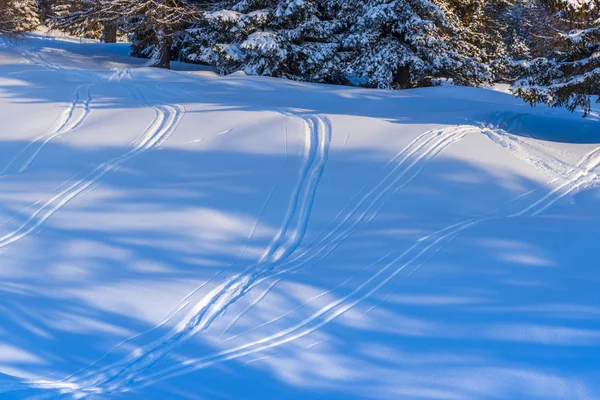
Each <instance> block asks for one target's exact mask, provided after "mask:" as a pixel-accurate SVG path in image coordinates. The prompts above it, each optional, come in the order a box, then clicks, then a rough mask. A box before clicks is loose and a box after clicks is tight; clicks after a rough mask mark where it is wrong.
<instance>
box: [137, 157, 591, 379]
mask: <svg viewBox="0 0 600 400" xmlns="http://www.w3.org/2000/svg"><path fill="white" fill-rule="evenodd" d="M599 164H600V147H599V148H597V149H594V150H593V151H591V152H590V153H588V154H586V155H585V156H584V157H583V158H582V160H580V161H579V162H578V163H577V165H576V167H577V168H581V169H583V171H584V172H583V173H582V172H577V173H575V174H574V175H573V176H572V177H571V179H570V180H569V181H568V182H566V183H565V184H564V185H561V188H562V189H561V190H553V191H552V192H551V193H550V194H549V195H544V196H543V197H541V198H540V199H533V200H529V201H527V202H525V204H523V205H522V208H521V210H520V211H518V212H516V213H513V214H508V215H497V216H487V217H481V218H474V219H469V220H466V221H463V222H460V223H458V224H453V225H451V226H448V227H446V228H443V229H440V230H438V231H436V232H434V233H432V234H430V235H427V236H425V237H422V238H421V239H419V240H417V241H416V242H415V243H414V244H413V245H412V246H411V247H410V248H409V249H408V250H406V251H404V252H402V253H401V254H400V255H398V256H396V257H394V258H392V259H391V261H389V262H387V263H386V264H385V265H384V266H383V267H381V268H380V269H378V271H377V272H376V273H375V274H374V275H372V276H371V277H370V278H369V279H367V280H366V281H365V282H364V283H363V284H361V285H360V286H359V287H358V288H356V289H355V290H354V291H352V292H351V293H349V294H348V295H346V296H344V297H342V298H341V299H338V300H335V301H333V302H331V303H329V304H328V305H326V306H324V307H322V308H321V309H319V310H317V311H316V312H315V313H313V314H312V315H311V316H310V317H308V318H306V319H305V320H303V321H301V322H299V323H297V324H295V325H293V326H292V327H290V328H287V329H284V330H282V331H280V332H277V333H275V334H272V335H270V336H267V337H264V338H262V339H259V340H256V341H254V342H251V343H248V344H244V345H241V346H237V347H234V348H232V349H228V350H224V351H221V352H217V353H215V354H213V355H210V356H207V357H202V358H199V359H195V360H188V361H186V362H185V363H182V364H178V365H175V366H173V367H170V368H167V369H165V370H163V371H159V372H156V373H154V374H150V375H148V376H146V377H143V378H142V379H141V380H139V381H138V382H130V383H131V385H132V386H131V388H134V387H135V388H139V387H145V386H148V385H151V384H153V383H154V382H156V381H157V380H164V379H168V378H170V377H174V376H178V375H180V374H184V373H188V372H191V371H193V370H197V369H201V368H205V367H208V366H211V365H214V364H216V363H219V362H223V361H227V360H231V359H235V358H239V357H242V356H246V355H249V354H254V353H257V352H261V351H265V350H268V349H272V348H274V347H277V346H280V345H283V344H285V343H288V342H290V341H293V340H296V339H298V338H300V337H303V336H305V335H308V334H310V333H312V332H314V331H315V330H317V329H319V328H320V327H322V326H324V325H325V324H327V323H329V322H331V321H333V320H334V319H335V318H337V317H339V316H340V315H342V314H344V313H346V312H347V311H349V310H351V309H353V308H354V307H356V306H357V305H358V304H360V303H361V302H363V301H364V300H366V299H367V298H369V297H370V296H371V295H372V294H373V293H375V292H376V291H377V290H379V289H380V288H381V287H383V286H384V285H385V284H387V283H388V282H390V281H391V280H392V279H393V278H394V277H396V276H397V275H398V274H399V273H400V272H402V271H403V270H405V269H407V268H409V267H411V266H412V267H413V268H414V269H413V271H412V272H411V274H412V273H414V272H415V271H416V270H418V269H419V268H420V267H421V266H422V265H423V264H424V263H425V262H426V261H427V260H428V259H429V258H431V257H433V256H434V255H435V254H437V253H438V252H439V251H441V250H442V249H443V248H444V247H445V246H447V245H448V244H449V243H451V242H452V240H454V239H455V238H456V237H457V236H458V235H460V234H461V233H462V232H463V231H465V230H467V229H470V228H472V227H474V226H477V225H480V224H482V223H485V222H488V221H493V220H498V219H506V218H514V217H520V216H535V215H538V214H539V213H540V212H542V211H543V210H545V209H547V208H549V207H550V206H551V205H552V204H554V203H555V202H556V201H558V200H559V199H560V198H562V197H564V196H565V195H567V194H568V193H571V192H572V191H574V190H577V189H581V188H582V187H584V186H586V185H592V184H598V183H600V178H598V177H597V176H596V174H594V173H592V172H591V171H592V170H593V169H594V168H596V167H597V166H598V165H599ZM585 171H587V174H586V173H585ZM591 175H593V176H594V178H588V179H585V180H583V181H582V180H581V177H586V178H587V177H588V176H591ZM533 193H534V192H530V194H533ZM556 193H558V194H556ZM520 197H523V196H520ZM524 197H529V196H524ZM398 264H400V265H398Z"/></svg>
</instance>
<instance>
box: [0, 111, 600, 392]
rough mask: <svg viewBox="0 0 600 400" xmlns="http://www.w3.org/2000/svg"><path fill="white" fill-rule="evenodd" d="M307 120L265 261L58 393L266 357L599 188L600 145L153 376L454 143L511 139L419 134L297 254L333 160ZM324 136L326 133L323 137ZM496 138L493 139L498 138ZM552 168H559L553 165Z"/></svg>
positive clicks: (314, 256)
mask: <svg viewBox="0 0 600 400" xmlns="http://www.w3.org/2000/svg"><path fill="white" fill-rule="evenodd" d="M304 120H305V122H306V124H307V126H308V127H309V130H308V134H307V137H309V140H308V141H307V148H306V151H305V164H304V167H303V169H302V172H301V176H300V179H299V183H298V186H297V188H296V190H295V191H294V193H293V195H292V198H291V201H290V206H289V209H288V213H287V214H286V217H285V219H284V222H283V224H282V228H281V231H280V233H279V235H278V236H277V237H276V238H275V240H274V241H273V243H272V244H271V246H270V247H269V248H268V250H267V251H266V252H265V255H264V256H263V257H262V258H261V260H260V261H259V262H258V263H257V264H255V265H252V266H249V267H248V268H247V269H246V270H245V271H244V272H242V273H240V274H238V275H236V276H234V277H233V278H230V279H229V280H227V281H226V282H225V283H223V284H221V285H219V286H217V287H216V288H215V289H213V290H212V291H211V292H210V293H209V294H207V295H206V296H205V297H204V298H203V299H202V300H201V301H200V302H199V303H198V304H197V305H196V306H195V307H194V308H193V310H192V311H191V312H190V313H189V314H188V316H187V317H185V318H184V319H183V320H182V322H180V323H179V325H177V327H176V328H175V329H174V330H172V331H171V332H170V333H169V334H168V335H167V336H165V337H164V338H163V339H160V340H159V341H157V342H155V343H153V344H152V345H151V346H148V347H146V348H144V349H142V353H141V355H134V354H132V355H131V356H130V357H129V358H128V359H127V360H126V361H125V362H121V363H117V364H112V365H109V366H107V367H106V368H102V369H99V370H93V371H90V373H89V374H86V375H80V376H74V377H73V379H70V380H69V381H68V384H67V382H59V383H57V387H59V386H60V385H63V386H62V387H64V386H65V385H67V386H69V387H76V388H77V389H75V390H74V391H76V392H78V394H85V393H89V394H91V393H111V392H119V391H124V390H130V389H132V388H135V387H142V386H147V385H150V384H152V383H154V382H155V381H157V380H163V379H168V378H170V377H172V376H176V375H180V374H183V373H187V372H190V371H193V370H196V369H200V368H204V367H207V366H210V365H214V364H215V363H219V362H223V361H226V360H231V359H235V358H239V357H242V356H246V355H249V354H253V353H257V352H261V351H264V350H267V349H270V348H273V347H276V346H279V345H282V344H285V343H288V342H290V341H293V340H296V339H298V338H300V337H303V336H305V335H308V334H310V333H311V332H314V331H315V330H317V329H319V328H320V327H322V326H324V325H325V324H327V323H329V322H331V321H332V320H334V319H335V318H337V317H338V316H340V315H342V314H343V313H345V312H347V311H348V310H350V309H352V308H354V307H356V306H357V305H358V304H360V303H361V302H363V301H364V300H366V299H367V298H369V297H370V296H371V295H372V294H373V293H375V292H376V291H377V290H379V289H380V288H381V287H382V286H384V285H385V284H387V283H388V282H389V281H390V280H392V279H393V278H394V277H396V276H397V275H398V274H400V273H401V272H402V271H404V270H406V269H408V268H412V269H413V272H414V271H415V270H417V269H418V268H420V266H421V265H423V264H424V263H425V262H426V261H427V260H428V259H429V258H430V257H432V256H433V255H435V254H436V253H437V252H438V251H440V250H441V249H442V248H444V247H445V246H446V245H448V244H449V243H450V242H451V241H452V240H453V239H454V238H456V237H457V236H458V235H459V234H460V233H461V232H463V231H464V230H466V229H469V228H472V227H474V226H476V225H478V224H482V223H484V222H488V221H492V220H495V219H501V218H513V217H522V216H534V215H538V214H540V213H541V212H543V211H544V210H546V209H547V208H548V207H550V206H551V205H552V204H554V203H556V202H557V201H559V200H560V199H562V198H564V197H565V196H567V195H569V194H571V193H573V192H575V191H578V190H583V189H585V188H587V187H590V186H593V185H597V184H598V183H599V182H600V178H599V177H598V175H597V174H596V172H595V170H596V169H597V168H598V166H599V165H600V147H599V148H596V149H594V150H593V151H591V152H590V153H588V154H587V155H586V156H585V157H583V158H582V159H581V160H580V161H579V162H578V163H577V165H576V166H575V167H574V168H571V169H570V170H569V171H567V172H566V174H567V178H566V179H562V180H563V181H564V182H563V183H562V184H560V185H559V186H557V187H556V188H555V189H553V190H551V191H550V192H549V193H547V194H544V195H543V196H541V197H539V198H534V199H532V197H533V196H534V195H535V192H531V193H529V194H527V195H525V196H520V197H519V198H517V199H515V203H518V204H521V205H520V206H518V204H517V207H518V208H519V209H518V211H517V212H513V213H509V214H502V213H501V212H500V211H498V212H497V215H490V216H486V217H481V218H472V219H468V220H465V221H463V222H460V223H457V224H454V225H451V226H448V227H445V228H443V229H440V230H438V231H436V232H434V233H432V234H430V235H428V236H425V237H422V238H421V239H419V240H417V241H416V242H415V243H414V244H413V245H412V246H411V247H410V248H409V249H407V250H405V251H403V252H400V253H397V254H396V255H390V256H388V257H385V258H384V259H382V260H380V262H378V264H377V265H378V267H377V268H376V271H375V273H374V274H373V275H372V276H371V277H370V278H368V279H367V280H366V281H364V282H363V283H362V284H361V285H359V286H358V287H357V288H356V289H355V290H353V291H352V292H350V293H349V294H347V295H346V296H344V297H342V298H340V299H337V300H335V301H333V302H330V303H329V304H328V305H326V306H324V307H322V308H320V309H319V310H317V311H316V312H315V313H313V314H312V315H311V316H310V317H308V318H306V319H305V320H303V321H301V322H299V323H297V324H295V325H293V326H292V327H289V328H287V329H284V330H282V331H279V332H277V333H274V334H272V335H269V336H266V337H264V338H261V339H259V340H256V341H253V342H251V343H247V344H244V345H241V346H236V347H233V348H231V349H227V350H223V351H219V352H216V353H214V354H212V355H209V356H206V357H202V358H198V359H195V360H189V361H186V362H185V363H181V364H176V365H174V366H172V367H168V368H165V369H162V370H159V371H156V372H154V373H150V374H149V373H148V372H149V371H150V369H151V368H152V367H153V366H154V365H156V363H157V362H158V361H160V360H161V359H162V358H164V357H165V356H166V355H167V354H168V352H169V351H170V350H171V349H172V348H173V347H174V346H175V345H176V344H178V343H181V342H182V341H184V340H187V339H189V338H190V337H192V336H193V335H196V334H198V333H200V332H202V331H204V330H206V329H207V328H208V327H209V326H210V324H211V323H212V322H213V321H214V320H215V319H216V318H217V317H218V316H220V315H222V314H223V313H224V312H225V311H226V310H227V308H228V307H229V306H230V305H231V304H233V303H234V302H235V301H237V300H238V299H240V298H241V297H242V296H244V295H245V294H246V293H248V292H249V291H250V290H251V289H252V288H253V287H255V286H257V285H258V284H260V283H261V282H263V281H264V280H266V279H268V278H274V277H277V278H278V280H279V279H281V277H283V276H284V275H285V274H288V273H292V272H294V271H297V270H298V269H300V268H302V267H303V266H304V265H306V264H308V263H310V262H312V263H315V262H318V261H319V260H322V259H323V258H325V257H327V256H328V255H329V254H330V253H331V252H332V251H333V250H335V248H337V247H338V246H339V245H340V244H341V243H343V241H344V240H345V239H346V238H347V237H349V236H350V235H351V234H352V233H353V232H354V231H355V230H356V229H357V227H358V226H359V225H360V224H362V223H368V222H369V221H371V220H372V219H373V218H375V216H376V215H377V214H378V212H379V211H380V210H381V209H382V207H383V206H384V205H385V204H386V202H387V201H389V199H390V198H391V197H393V195H394V194H395V193H396V192H397V191H398V190H400V189H401V188H402V187H404V186H406V185H407V184H409V183H410V182H412V181H413V180H414V179H415V178H416V177H417V176H418V174H419V173H420V172H421V171H422V169H423V168H424V167H425V165H426V164H427V162H428V161H429V160H431V159H432V158H433V157H435V156H436V155H437V154H439V153H440V152H441V151H442V150H443V149H444V148H446V147H447V146H449V145H450V144H452V143H454V142H456V141H458V140H460V139H462V138H463V137H464V136H465V135H466V134H467V133H469V132H471V131H474V130H481V131H484V133H486V134H487V135H488V137H490V136H492V134H493V135H499V137H501V138H502V139H503V140H504V139H506V138H507V136H505V135H504V134H503V133H502V132H500V130H489V131H487V132H486V131H485V130H486V129H487V128H478V127H474V126H461V127H454V128H446V129H442V130H434V131H429V132H426V133H424V134H423V135H420V136H419V137H417V138H416V139H415V140H414V141H413V142H411V143H410V144H409V145H408V146H407V147H406V148H405V149H404V150H403V151H402V152H401V153H399V154H398V155H397V156H396V157H395V158H394V160H392V161H391V162H390V163H389V164H388V166H386V168H385V170H384V173H383V174H382V176H381V177H380V179H379V180H378V181H377V182H378V183H377V184H376V185H375V186H373V187H370V188H368V187H365V188H363V190H361V192H359V194H358V195H357V196H355V198H353V199H352V200H351V202H350V203H349V204H348V206H347V207H346V208H345V209H344V210H343V211H342V212H340V214H338V216H337V217H336V218H335V221H334V222H333V223H332V224H331V225H333V226H330V227H329V229H326V230H325V231H323V232H322V233H321V234H320V235H318V236H317V238H315V239H314V240H313V241H312V242H311V243H310V244H309V245H308V246H306V247H305V248H304V249H303V250H301V251H297V250H298V249H299V247H300V244H301V242H302V239H303V237H304V234H305V230H306V225H307V224H308V218H310V208H311V207H312V202H314V196H315V193H316V187H317V186H318V181H319V180H320V176H321V175H322V173H323V168H324V165H325V163H326V159H327V149H328V143H329V141H330V139H331V132H330V127H329V125H328V123H327V122H326V121H324V120H323V119H321V118H319V117H315V116H311V117H304ZM322 132H326V133H325V134H323V133H322ZM490 138H491V139H492V140H494V137H490ZM495 139H497V137H496V138H495ZM508 140H509V141H510V137H508ZM494 141H495V142H496V143H498V144H501V145H503V147H506V148H509V149H510V146H506V143H499V142H498V141H497V140H494ZM511 143H512V142H511ZM511 143H509V144H511ZM519 150H522V149H521V148H520V149H519ZM527 157H529V158H530V159H531V160H533V162H534V163H535V164H537V165H540V164H542V165H546V164H547V160H542V159H536V156H535V155H532V154H527ZM550 165H552V166H554V164H553V162H552V163H551V164H550ZM558 169H559V170H560V173H561V174H563V173H565V171H564V168H563V165H559V168H558ZM309 177H312V178H309ZM557 179H559V178H557ZM311 182H312V183H311ZM0 243H1V242H0ZM278 280H277V281H278ZM272 287H273V285H271V286H269V287H268V288H267V290H266V291H265V293H263V294H261V296H259V297H258V301H260V299H262V298H263V297H264V296H265V295H266V294H267V293H268V291H269V290H271V288H272ZM258 301H255V302H253V303H251V304H250V305H249V307H248V308H246V309H245V310H244V311H243V313H242V315H243V314H245V313H246V312H248V310H249V308H251V307H253V306H254V305H256V304H257V303H258ZM240 317H241V315H240V316H238V317H236V318H235V319H234V320H233V322H232V323H231V324H229V326H228V327H227V329H226V331H228V330H229V329H231V327H232V326H233V325H234V324H235V322H236V321H237V320H238V319H239V318H240ZM225 333H226V332H225ZM98 377H100V378H98Z"/></svg>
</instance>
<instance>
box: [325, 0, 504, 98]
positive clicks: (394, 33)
mask: <svg viewBox="0 0 600 400" xmlns="http://www.w3.org/2000/svg"><path fill="white" fill-rule="evenodd" d="M336 2H337V4H339V7H340V16H341V19H342V20H344V21H345V23H346V24H348V28H349V34H348V35H347V37H346V38H345V39H344V42H343V47H344V49H345V51H346V52H347V54H348V58H347V59H348V65H347V67H346V68H347V72H348V73H349V74H350V75H352V76H355V77H358V78H361V79H364V81H365V83H366V84H367V85H369V86H375V87H380V88H407V87H416V86H427V85H431V84H434V83H435V81H436V80H438V79H439V78H448V79H451V80H452V81H453V82H454V83H456V84H467V85H478V84H481V83H484V82H489V81H490V80H491V79H492V75H491V71H490V69H489V66H488V65H487V64H486V63H485V51H484V50H483V49H482V48H481V47H480V46H477V45H476V44H475V43H473V42H472V38H473V37H474V30H473V29H472V24H471V23H470V22H469V23H465V21H464V19H462V18H461V15H460V11H461V10H460V8H459V7H457V6H464V5H465V4H467V5H468V2H466V1H463V2H460V3H462V4H456V2H452V1H446V0H367V1H360V0H336Z"/></svg>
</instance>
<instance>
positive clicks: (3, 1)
mask: <svg viewBox="0 0 600 400" xmlns="http://www.w3.org/2000/svg"><path fill="white" fill-rule="evenodd" d="M39 24H40V13H39V9H38V7H37V3H36V2H35V0H0V33H8V34H14V33H19V32H27V31H31V30H33V29H35V28H36V27H37V26H38V25H39Z"/></svg>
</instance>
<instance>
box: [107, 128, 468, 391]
mask: <svg viewBox="0 0 600 400" xmlns="http://www.w3.org/2000/svg"><path fill="white" fill-rule="evenodd" d="M322 122H323V121H321V124H322ZM306 123H307V124H308V125H309V126H313V127H314V126H318V125H319V124H320V123H319V120H318V119H317V120H315V119H314V118H313V119H308V120H306ZM323 128H327V129H328V130H330V129H331V127H330V126H328V125H327V126H323ZM472 129H473V127H471V126H460V127H451V128H446V129H437V130H431V131H428V132H425V133H424V134H422V135H420V136H418V137H417V138H415V139H414V140H413V141H412V142H411V143H409V145H408V146H406V148H405V149H404V150H403V151H402V152H400V153H399V154H398V155H397V156H396V157H395V158H394V159H393V160H392V161H390V162H389V163H388V165H387V166H386V167H388V168H389V169H391V171H387V172H386V173H385V175H384V177H383V179H382V182H380V183H379V184H378V185H376V186H375V187H374V188H372V189H371V190H369V191H368V192H367V193H366V194H364V195H363V197H362V198H361V199H360V200H359V201H358V205H356V206H355V207H354V209H352V211H351V212H350V213H348V214H347V215H345V216H344V219H343V220H342V221H341V223H339V224H338V226H337V228H336V230H334V231H330V232H329V234H328V235H324V236H323V237H321V240H320V242H321V243H323V242H326V246H325V247H322V248H321V249H315V248H314V247H313V248H312V250H317V251H315V253H314V254H313V256H312V257H309V258H308V259H306V260H305V261H304V262H303V263H302V264H301V265H300V266H298V265H296V266H294V267H293V268H287V269H284V270H282V271H279V270H278V269H279V268H280V267H281V266H285V264H286V263H285V260H286V259H287V258H289V257H290V255H292V253H293V252H294V251H295V249H296V248H297V247H298V245H299V240H298V239H299V238H298V236H299V235H298V232H303V231H305V227H304V228H302V229H299V230H298V229H296V230H295V231H294V232H293V233H292V234H291V235H287V232H288V231H289V226H290V224H291V216H293V215H294V214H295V210H296V209H297V207H298V204H297V201H298V200H297V199H298V198H299V193H300V192H301V190H302V187H301V186H298V187H297V188H296V190H295V193H294V194H293V196H292V199H293V200H292V201H291V203H290V209H289V210H288V213H287V216H286V218H285V220H284V223H283V225H282V229H281V230H280V232H279V234H278V236H277V237H276V239H275V240H274V242H273V244H272V245H271V246H270V247H269V249H268V250H267V252H266V253H265V254H264V255H263V257H262V259H261V261H260V262H259V264H260V263H262V262H265V260H270V262H271V263H277V262H281V263H280V265H279V266H278V267H277V269H275V268H271V273H265V274H262V276H261V275H257V276H256V277H255V278H254V279H253V280H252V281H251V282H248V283H246V284H245V285H246V286H247V288H246V290H245V291H249V290H250V289H252V288H253V287H255V286H256V285H258V284H260V283H262V282H263V281H264V280H265V279H267V278H269V277H270V276H273V274H275V275H277V276H281V275H284V274H285V273H288V272H290V271H292V270H294V269H298V268H299V267H301V266H302V265H305V264H307V263H308V262H310V261H312V260H314V258H315V257H318V256H321V258H324V257H326V256H327V255H328V254H329V253H331V252H332V251H333V249H334V248H335V247H337V246H338V245H339V244H340V243H336V242H333V244H332V240H337V241H340V239H345V238H347V237H348V236H349V235H350V234H351V233H352V232H353V231H354V230H355V229H356V227H357V226H358V224H360V223H361V222H363V221H369V220H372V219H373V218H374V216H375V215H376V213H372V211H373V208H374V206H375V205H378V206H379V208H381V207H383V206H384V205H385V201H381V200H382V199H384V197H385V196H386V195H387V197H386V198H385V199H384V200H389V198H390V192H393V193H395V192H397V191H398V190H400V189H401V188H402V187H404V186H406V185H407V184H408V183H410V182H412V180H414V179H415V178H416V176H418V174H419V173H420V172H421V171H422V169H423V168H424V166H425V164H426V163H427V162H428V161H430V160H431V159H432V158H433V157H434V156H435V155H437V154H439V152H441V151H442V150H443V149H444V148H446V147H447V146H449V145H450V144H452V143H454V142H456V141H457V140H460V139H461V138H462V137H464V135H465V134H466V133H467V132H469V131H470V130H472ZM313 130H314V128H313ZM329 140H330V139H329ZM305 153H306V154H307V156H306V157H307V158H308V159H309V160H310V159H311V158H312V157H313V156H312V155H311V149H310V146H309V145H308V143H307V149H306V150H305ZM406 164H408V165H406ZM402 167H404V168H402ZM306 169H307V165H305V167H304V169H303V171H302V172H301V176H304V175H305V174H306ZM402 178H404V181H401V180H402ZM399 181H401V182H400V184H398V182H399ZM384 187H385V188H384ZM393 193H392V195H393ZM365 204H366V205H367V206H366V207H365ZM361 207H362V208H363V210H361ZM304 209H306V208H305V207H304ZM359 210H360V211H361V212H360V214H359V216H358V218H356V219H352V221H351V218H350V216H349V215H352V214H356V213H357V212H358V211H359ZM301 220H305V221H306V220H307V219H306V218H305V217H301ZM350 221H351V222H350ZM346 225H349V226H346ZM334 234H337V235H336V236H335V235H334ZM286 235H287V236H286ZM302 236H303V233H302ZM300 239H301V238H300ZM290 241H291V242H290ZM286 242H289V243H293V244H294V245H293V248H292V249H291V250H290V249H288V246H284V245H283V243H286ZM307 252H308V251H305V252H304V253H305V254H306V253H307ZM295 260H297V257H295V258H294V261H295ZM235 278H239V277H235ZM228 289H230V288H229V287H228V283H227V282H226V283H225V284H223V285H221V287H217V288H216V289H215V291H216V293H217V294H216V295H215V294H209V295H208V296H207V297H208V298H213V297H215V296H219V295H221V293H222V292H223V291H224V290H225V291H226V290H228ZM234 297H236V296H234ZM239 297H241V296H239ZM263 297H264V296H260V297H259V298H258V301H260V300H261V299H262V298H263ZM236 299H237V297H236ZM258 301H255V302H253V303H251V304H250V306H249V307H248V309H246V310H245V311H244V313H245V312H247V311H249V309H250V308H251V307H253V306H254V305H256V304H257V303H258ZM209 306H210V305H207V304H206V299H203V301H201V303H199V305H198V306H197V308H199V309H200V310H202V309H204V308H206V307H209ZM219 309H220V308H219ZM192 314H200V311H198V310H195V311H194V312H193V313H192ZM240 317H241V316H240ZM188 320H189V317H188V318H186V319H184V321H188ZM213 320H214V318H212V317H211V318H208V323H207V324H206V325H205V327H208V326H209V325H210V323H211V322H212V321H213ZM233 324H235V321H234V322H233ZM194 325H196V326H197V328H196V329H200V330H202V329H204V328H198V322H195V323H194ZM231 326H233V325H231ZM173 341H174V342H176V341H178V340H173ZM167 347H169V345H168V344H167ZM165 350H166V349H165ZM146 353H147V351H144V352H143V354H146ZM164 354H166V351H165V352H164V353H163V354H162V355H161V356H160V357H163V356H164ZM108 369H110V367H109V368H108ZM125 369H126V368H123V369H122V371H120V372H117V375H121V374H124V373H125ZM105 371H106V370H104V371H103V372H105ZM111 382H112V380H111V381H109V382H103V383H101V382H95V385H106V384H107V383H111Z"/></svg>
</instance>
